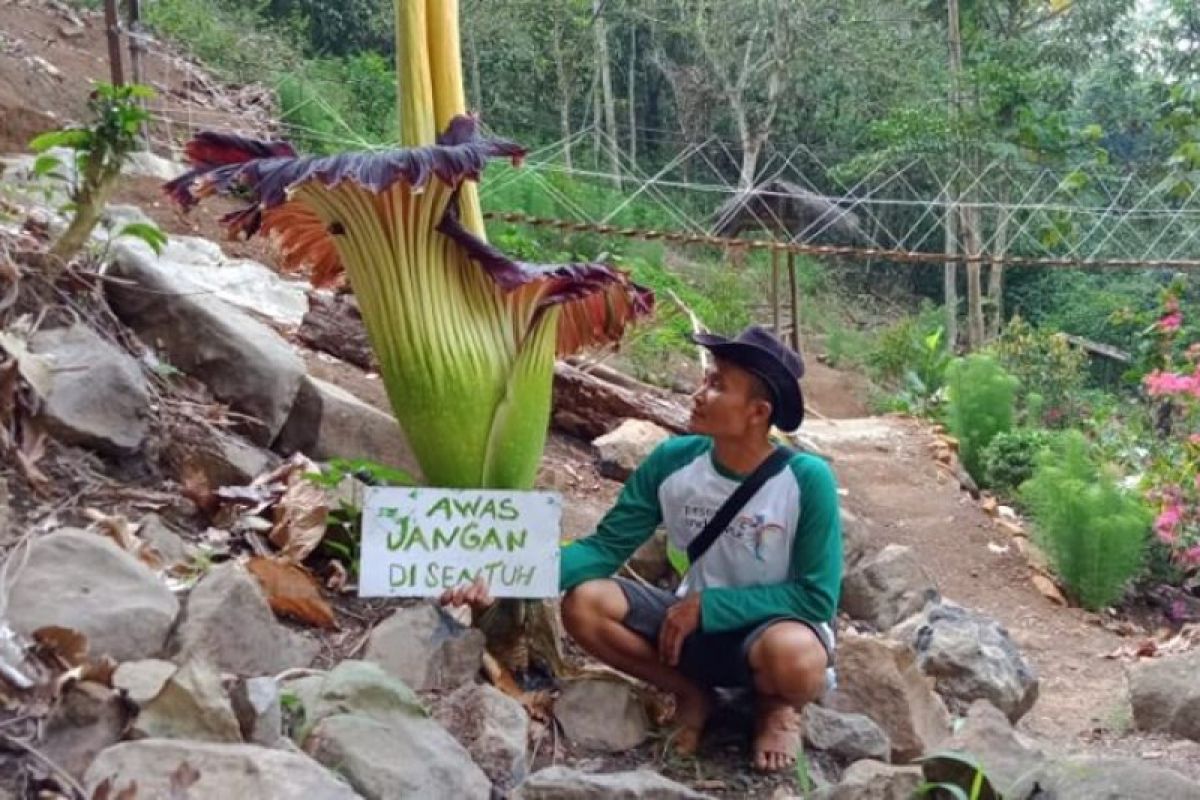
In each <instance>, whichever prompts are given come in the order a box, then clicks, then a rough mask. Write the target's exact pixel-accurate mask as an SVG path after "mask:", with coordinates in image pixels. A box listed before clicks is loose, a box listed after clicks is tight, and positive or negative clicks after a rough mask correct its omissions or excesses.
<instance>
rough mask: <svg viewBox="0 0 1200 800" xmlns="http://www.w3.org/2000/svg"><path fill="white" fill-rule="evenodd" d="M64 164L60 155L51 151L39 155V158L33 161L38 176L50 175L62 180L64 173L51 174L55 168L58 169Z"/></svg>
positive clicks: (35, 174)
mask: <svg viewBox="0 0 1200 800" xmlns="http://www.w3.org/2000/svg"><path fill="white" fill-rule="evenodd" d="M62 165H63V162H62V159H60V158H59V157H58V156H53V155H50V154H49V153H43V154H42V155H40V156H38V157H37V160H35V161H34V162H33V175H34V177H36V178H45V177H47V176H50V177H55V178H58V179H60V180H62V178H63V176H62V175H51V173H53V172H54V170H56V169H58V168H59V167H61V166H62Z"/></svg>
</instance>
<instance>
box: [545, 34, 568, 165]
mask: <svg viewBox="0 0 1200 800" xmlns="http://www.w3.org/2000/svg"><path fill="white" fill-rule="evenodd" d="M553 21H554V25H553V28H551V33H550V35H551V40H550V44H551V49H552V51H553V53H554V73H555V78H556V79H557V82H558V124H559V128H560V130H561V133H562V137H563V163H564V164H565V165H566V167H567V169H571V168H572V166H573V165H572V163H571V73H570V71H569V70H568V69H567V56H566V53H565V52H564V48H563V40H562V36H563V33H562V22H561V21H560V20H559V18H558V16H557V15H554V17H553Z"/></svg>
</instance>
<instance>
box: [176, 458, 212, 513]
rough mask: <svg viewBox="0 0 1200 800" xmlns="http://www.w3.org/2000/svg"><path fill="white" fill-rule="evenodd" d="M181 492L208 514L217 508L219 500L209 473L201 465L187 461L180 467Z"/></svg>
mask: <svg viewBox="0 0 1200 800" xmlns="http://www.w3.org/2000/svg"><path fill="white" fill-rule="evenodd" d="M179 485H180V493H181V494H182V495H183V496H184V497H186V498H187V499H188V500H191V501H192V502H193V503H195V504H196V508H198V509H200V510H201V511H203V512H204V513H206V514H211V513H212V512H213V511H215V510H216V508H217V505H218V503H219V500H218V499H217V496H216V494H215V493H214V492H213V487H212V484H211V483H210V482H209V480H208V474H207V473H206V472H205V471H204V470H203V468H201V467H200V466H199V465H197V464H194V463H192V462H191V461H186V462H184V463H183V465H182V466H180V468H179Z"/></svg>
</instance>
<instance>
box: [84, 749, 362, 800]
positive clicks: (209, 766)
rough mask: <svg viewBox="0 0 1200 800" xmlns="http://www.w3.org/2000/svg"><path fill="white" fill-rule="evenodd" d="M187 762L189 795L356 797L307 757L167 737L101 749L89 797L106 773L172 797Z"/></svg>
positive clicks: (91, 771) (144, 791) (120, 783)
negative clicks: (192, 778)
mask: <svg viewBox="0 0 1200 800" xmlns="http://www.w3.org/2000/svg"><path fill="white" fill-rule="evenodd" d="M184 763H186V764H187V765H188V766H189V767H191V768H192V769H193V770H195V771H196V772H198V773H199V775H200V777H199V780H197V781H196V783H195V784H193V785H192V786H191V788H190V789H189V790H188V792H187V797H189V798H196V799H197V800H199V798H205V797H222V798H230V800H232V799H233V798H254V800H296V798H298V797H299V798H308V800H318V799H319V800H357V799H358V798H359V795H358V794H356V793H355V792H354V790H353V789H351V788H350V787H349V786H348V785H346V784H345V783H343V782H342V781H341V780H339V779H338V778H337V776H336V775H335V774H334V773H333V772H331V771H330V770H328V769H326V768H325V767H323V766H321V765H320V764H318V763H317V762H315V761H313V760H312V759H311V758H309V757H307V756H305V755H302V754H299V753H291V752H287V751H284V750H270V749H267V748H265V747H258V746H255V745H248V744H212V743H209V742H182V741H173V740H167V739H144V740H142V741H137V742H124V743H122V744H118V745H115V746H114V747H110V748H108V749H107V750H105V751H104V752H102V753H101V754H100V755H99V757H97V758H96V760H95V761H94V762H92V765H91V767H89V768H88V771H87V775H86V776H85V779H84V786H85V787H86V789H87V795H88V797H92V796H93V792H94V791H95V790H96V787H98V786H99V785H100V784H101V783H102V782H103V781H104V780H105V779H108V778H112V779H113V783H114V784H115V786H116V787H119V788H120V789H124V788H125V787H126V786H127V785H128V784H129V782H130V781H136V782H137V785H138V794H137V796H138V797H139V798H141V797H145V798H148V799H149V798H164V797H171V796H173V795H174V793H173V792H172V791H171V776H172V775H173V774H174V773H175V772H176V771H177V770H178V769H179V768H180V766H182V765H183V764H184Z"/></svg>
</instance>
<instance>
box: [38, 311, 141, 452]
mask: <svg viewBox="0 0 1200 800" xmlns="http://www.w3.org/2000/svg"><path fill="white" fill-rule="evenodd" d="M29 350H30V352H31V353H35V354H37V355H40V356H43V357H44V358H45V359H46V363H47V364H48V366H49V369H50V374H51V383H50V392H49V395H48V396H47V397H46V398H45V404H44V405H43V407H42V411H41V414H40V418H41V420H42V422H43V423H44V424H45V425H46V428H47V430H49V431H50V433H51V434H52V435H53V436H54V437H55V438H56V439H59V440H60V441H63V442H66V443H67V444H74V445H79V446H81V447H89V448H92V449H94V450H98V451H100V452H102V453H107V454H109V455H117V456H120V455H128V454H130V453H135V452H137V451H138V449H140V448H141V446H142V443H143V442H144V441H145V439H146V433H147V431H148V429H149V418H150V390H149V388H148V386H147V384H146V379H145V377H143V375H142V372H141V369H140V368H139V367H138V364H137V362H136V361H134V359H133V358H132V357H131V356H130V355H129V354H127V353H126V352H125V351H124V350H121V349H120V348H118V347H116V346H115V345H112V344H110V343H108V342H106V341H105V340H104V339H101V338H100V336H99V335H98V334H97V333H96V332H95V331H93V330H92V329H91V328H89V327H88V326H87V325H85V324H83V323H82V322H79V323H76V324H74V325H72V326H71V327H69V328H51V329H49V330H42V331H38V332H37V333H35V334H34V335H33V336H31V337H30V339H29Z"/></svg>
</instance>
